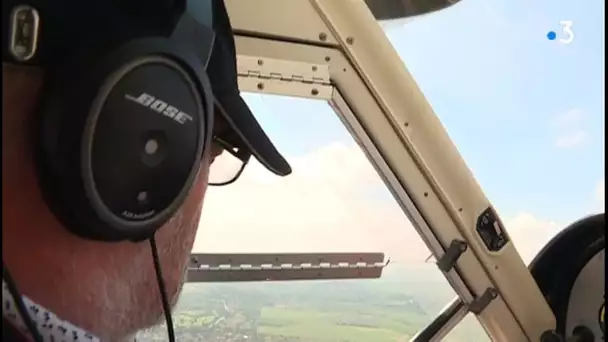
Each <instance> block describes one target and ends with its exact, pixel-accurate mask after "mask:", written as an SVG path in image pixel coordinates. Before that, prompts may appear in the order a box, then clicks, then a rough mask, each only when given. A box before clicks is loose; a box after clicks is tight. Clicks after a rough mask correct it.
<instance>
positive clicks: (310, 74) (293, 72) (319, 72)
mask: <svg viewBox="0 0 608 342" xmlns="http://www.w3.org/2000/svg"><path fill="white" fill-rule="evenodd" d="M237 69H238V75H239V76H240V77H255V78H259V79H265V80H280V81H287V82H296V83H304V84H319V85H330V80H329V66H328V65H319V64H311V63H304V62H295V61H288V60H281V59H273V58H256V57H252V56H239V57H238V63H237Z"/></svg>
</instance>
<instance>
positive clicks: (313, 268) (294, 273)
mask: <svg viewBox="0 0 608 342" xmlns="http://www.w3.org/2000/svg"><path fill="white" fill-rule="evenodd" d="M386 265H388V260H387V261H385V260H384V254H382V253H329V254H295V253H294V254H193V255H191V257H190V264H189V265H188V281H189V282H206V281H256V280H257V281H260V280H262V281H264V280H302V279H348V278H378V277H380V275H381V273H382V269H384V267H386Z"/></svg>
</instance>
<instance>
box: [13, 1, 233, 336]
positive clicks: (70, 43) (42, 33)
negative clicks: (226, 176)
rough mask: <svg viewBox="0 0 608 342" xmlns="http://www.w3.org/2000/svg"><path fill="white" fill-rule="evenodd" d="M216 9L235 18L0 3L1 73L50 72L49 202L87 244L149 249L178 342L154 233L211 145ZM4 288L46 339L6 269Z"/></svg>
mask: <svg viewBox="0 0 608 342" xmlns="http://www.w3.org/2000/svg"><path fill="white" fill-rule="evenodd" d="M212 3H213V5H212ZM216 4H219V6H221V9H219V10H220V11H223V12H224V14H225V8H224V7H223V6H224V5H223V2H221V1H216V0H190V1H188V0H148V1H144V0H122V1H121V0H92V1H82V0H3V2H2V15H3V19H2V43H3V47H4V48H3V55H2V61H3V63H9V64H15V65H25V66H36V67H41V68H42V69H43V70H44V73H45V80H44V85H43V91H42V94H41V96H42V97H41V99H40V102H39V111H38V114H39V118H38V119H37V120H36V123H35V129H34V138H35V140H36V142H35V146H36V148H35V159H36V164H37V165H36V168H37V173H38V179H39V183H40V187H41V189H42V193H43V197H44V199H45V201H46V203H47V205H48V206H49V207H50V209H51V211H52V212H53V213H54V215H55V216H56V217H57V218H58V220H60V221H61V222H62V223H63V225H64V226H65V227H66V228H67V229H68V230H69V231H70V232H72V233H74V234H76V235H78V236H80V237H82V238H85V239H90V240H96V241H106V242H119V241H133V242H138V241H143V240H146V239H149V240H150V242H151V247H152V255H153V259H154V263H155V267H156V272H157V280H158V283H159V289H160V292H161V298H162V301H163V309H164V311H165V317H166V319H167V328H168V332H169V339H170V340H171V341H173V340H174V339H175V336H174V333H173V326H172V322H171V315H170V307H169V303H168V299H167V295H166V291H165V289H164V281H163V279H162V274H161V272H160V266H159V262H158V254H157V251H156V246H155V242H154V234H155V232H156V231H157V230H158V229H159V228H160V227H161V226H162V225H163V224H164V223H166V222H167V221H168V220H169V219H170V218H171V217H172V216H173V215H174V214H175V212H176V211H177V210H178V209H179V207H180V206H181V205H182V204H183V202H184V201H185V199H186V197H187V196H188V194H189V191H190V189H191V187H192V185H193V183H194V181H195V179H196V177H197V174H198V171H199V167H200V163H201V160H202V156H203V154H204V153H205V151H206V150H208V147H209V145H210V141H211V135H212V129H213V119H214V115H213V108H214V107H213V101H214V97H213V94H212V90H211V84H210V81H209V78H208V76H207V74H206V66H207V63H208V61H209V58H210V56H211V52H212V49H213V45H214V40H215V33H214V31H213V29H212V23H211V21H212V19H213V15H212V13H213V12H214V11H217V10H218V9H217V8H216V7H218V6H216ZM26 101H27V99H26ZM3 279H4V280H5V281H6V283H7V285H8V287H9V289H10V290H11V293H12V294H13V297H15V301H16V303H17V304H16V305H17V307H18V308H19V307H22V309H21V310H19V311H20V314H21V316H22V318H23V320H24V321H25V323H26V325H27V326H28V328H29V330H30V332H31V333H32V334H33V336H34V338H35V340H36V341H39V340H41V336H40V334H39V332H38V330H37V328H36V327H35V325H34V324H33V322H32V321H31V319H30V317H29V315H28V314H27V311H26V310H25V308H23V302H22V300H21V296H20V295H18V291H17V289H16V286H15V284H14V283H13V281H12V278H11V277H10V274H9V273H8V270H7V269H6V267H4V265H3Z"/></svg>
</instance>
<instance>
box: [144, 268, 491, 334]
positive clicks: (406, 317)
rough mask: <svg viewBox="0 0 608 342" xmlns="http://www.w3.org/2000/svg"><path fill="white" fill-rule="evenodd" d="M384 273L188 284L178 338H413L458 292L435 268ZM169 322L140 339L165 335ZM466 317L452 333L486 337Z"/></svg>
mask: <svg viewBox="0 0 608 342" xmlns="http://www.w3.org/2000/svg"><path fill="white" fill-rule="evenodd" d="M406 271H408V270H400V269H393V272H392V273H388V274H387V275H386V277H385V278H383V279H379V280H344V281H300V282H283V283H280V282H275V283H230V284H187V285H186V286H185V288H184V291H183V293H182V296H181V297H180V301H179V303H178V306H177V308H176V310H175V313H174V324H175V326H176V333H177V335H178V340H179V341H180V342H181V341H309V342H316V341H318V342H326V341H353V342H359V341H361V342H363V341H370V342H373V341H408V340H409V339H410V338H411V337H412V336H414V335H415V334H416V332H417V331H419V330H420V329H421V328H423V327H424V326H425V325H426V324H428V323H429V322H430V321H431V320H432V319H433V317H434V316H435V315H436V314H437V313H438V312H439V310H440V309H441V308H442V307H443V306H444V305H445V304H446V303H447V302H448V301H449V300H450V299H451V298H452V296H453V293H452V292H451V290H450V288H449V287H448V285H447V283H446V282H445V280H443V279H442V278H441V275H440V273H439V272H437V271H436V270H433V272H435V273H433V272H430V273H428V274H427V273H425V272H426V271H420V270H417V271H416V272H414V270H409V271H408V272H410V273H411V272H413V273H415V274H416V275H417V276H416V277H410V278H408V277H406V276H405V275H406V274H405V273H406ZM165 334H166V333H165V331H164V327H162V326H161V327H157V328H155V329H152V330H149V331H146V332H142V334H140V336H139V339H140V340H141V341H164V340H166V335H165ZM484 335H485V334H484V333H483V331H482V330H481V329H480V328H479V326H478V325H477V324H476V323H475V322H474V321H468V322H466V323H465V324H463V325H462V326H460V327H459V328H458V331H456V332H454V333H453V334H451V335H450V336H449V337H448V339H446V340H447V341H452V342H475V341H484V340H487V338H486V337H485V336H484Z"/></svg>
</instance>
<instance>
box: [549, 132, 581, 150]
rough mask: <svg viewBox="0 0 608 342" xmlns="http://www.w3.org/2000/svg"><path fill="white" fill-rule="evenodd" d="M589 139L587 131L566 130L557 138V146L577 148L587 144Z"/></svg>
mask: <svg viewBox="0 0 608 342" xmlns="http://www.w3.org/2000/svg"><path fill="white" fill-rule="evenodd" d="M588 141H589V134H588V133H587V131H585V130H582V129H579V130H576V131H573V132H566V133H563V134H561V135H559V136H558V137H557V138H556V139H555V147H559V148H575V147H579V146H582V145H584V144H586V143H587V142H588Z"/></svg>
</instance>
